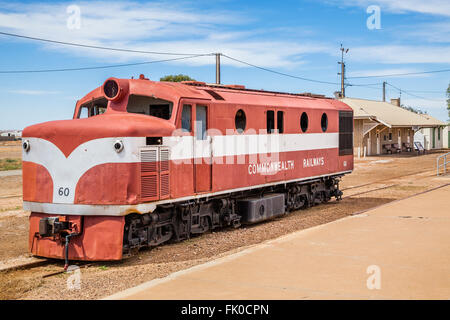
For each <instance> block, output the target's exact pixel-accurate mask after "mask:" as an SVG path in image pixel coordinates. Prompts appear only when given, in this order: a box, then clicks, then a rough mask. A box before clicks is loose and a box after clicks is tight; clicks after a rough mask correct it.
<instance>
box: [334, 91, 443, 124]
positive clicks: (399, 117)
mask: <svg viewBox="0 0 450 320" xmlns="http://www.w3.org/2000/svg"><path fill="white" fill-rule="evenodd" d="M340 101H342V102H344V103H345V104H347V105H348V106H349V107H351V108H352V109H353V116H354V118H355V119H371V120H374V121H377V122H381V123H383V124H384V125H386V126H388V127H397V126H419V127H436V126H445V125H447V124H446V123H444V122H442V121H440V120H438V119H436V118H433V117H432V116H429V115H427V114H417V113H414V112H411V111H408V110H406V109H403V108H401V107H398V106H395V105H393V104H391V103H389V102H383V101H374V100H365V99H356V98H343V99H340Z"/></svg>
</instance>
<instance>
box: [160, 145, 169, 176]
mask: <svg viewBox="0 0 450 320" xmlns="http://www.w3.org/2000/svg"><path fill="white" fill-rule="evenodd" d="M159 161H160V165H161V172H164V171H169V149H168V148H160V151H159Z"/></svg>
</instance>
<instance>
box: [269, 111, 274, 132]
mask: <svg viewBox="0 0 450 320" xmlns="http://www.w3.org/2000/svg"><path fill="white" fill-rule="evenodd" d="M274 131H275V112H274V111H272V110H268V111H267V133H272V132H274Z"/></svg>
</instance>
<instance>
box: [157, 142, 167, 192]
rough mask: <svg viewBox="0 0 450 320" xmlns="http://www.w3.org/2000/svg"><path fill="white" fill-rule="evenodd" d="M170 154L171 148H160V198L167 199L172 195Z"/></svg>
mask: <svg viewBox="0 0 450 320" xmlns="http://www.w3.org/2000/svg"><path fill="white" fill-rule="evenodd" d="M169 154H170V152H169V148H164V147H160V148H159V163H160V170H159V174H160V175H159V177H160V182H161V183H160V189H159V190H160V199H167V198H169V196H170V176H169V159H170V155H169Z"/></svg>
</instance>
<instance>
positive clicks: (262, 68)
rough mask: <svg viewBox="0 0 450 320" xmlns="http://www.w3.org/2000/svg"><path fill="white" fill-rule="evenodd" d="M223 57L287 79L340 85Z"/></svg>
mask: <svg viewBox="0 0 450 320" xmlns="http://www.w3.org/2000/svg"><path fill="white" fill-rule="evenodd" d="M221 55H222V56H224V57H226V58H228V59H230V60H234V61H236V62H239V63H242V64H245V65H248V66H250V67H254V68H257V69H260V70H264V71H267V72H272V73H275V74H279V75H282V76H285V77H289V78H294V79H299V80H304V81H310V82H316V83H324V84H332V85H338V84H339V83H337V82H329V81H322V80H315V79H309V78H304V77H300V76H295V75H292V74H288V73H284V72H279V71H276V70H272V69H268V68H264V67H260V66H257V65H254V64H252V63H249V62H245V61H242V60H239V59H236V58H232V57H230V56H228V55H226V54H223V53H222V54H221Z"/></svg>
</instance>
